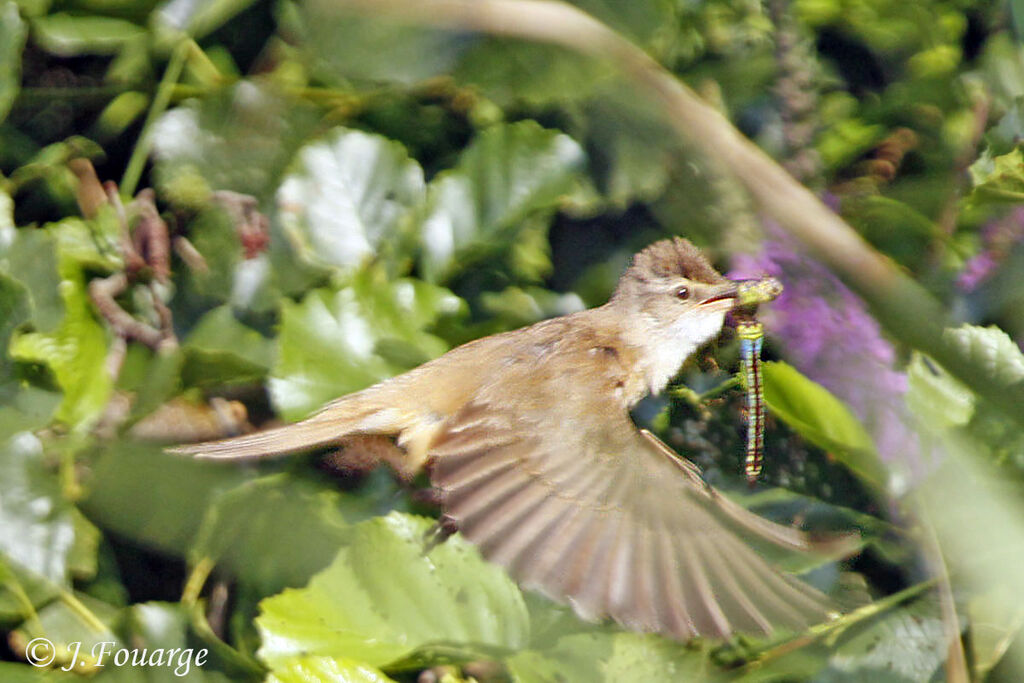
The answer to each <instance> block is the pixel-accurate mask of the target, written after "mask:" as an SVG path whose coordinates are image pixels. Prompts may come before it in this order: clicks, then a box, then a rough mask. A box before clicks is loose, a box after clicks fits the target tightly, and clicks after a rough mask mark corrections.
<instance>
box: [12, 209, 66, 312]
mask: <svg viewBox="0 0 1024 683" xmlns="http://www.w3.org/2000/svg"><path fill="white" fill-rule="evenodd" d="M4 197H6V195H0V199H2V198H4ZM12 209H13V204H12ZM0 216H2V214H0ZM0 222H3V219H2V218H0ZM3 230H4V232H3V233H2V237H0V271H2V272H4V273H6V274H7V275H10V276H11V277H12V278H13V279H15V280H17V282H18V283H20V284H21V285H23V286H24V288H25V290H26V295H27V297H28V305H29V315H30V319H31V321H32V324H33V325H34V326H35V328H36V330H38V331H40V332H51V331H53V330H54V329H55V328H56V327H57V326H58V325H59V324H60V322H61V320H63V318H64V302H63V300H62V299H61V295H60V287H59V285H60V281H61V278H60V274H59V272H58V268H57V250H56V241H55V240H54V238H53V235H51V234H50V233H49V232H48V231H46V230H37V229H34V228H21V229H17V230H16V229H15V228H14V227H13V224H11V225H9V226H8V228H4V229H3Z"/></svg>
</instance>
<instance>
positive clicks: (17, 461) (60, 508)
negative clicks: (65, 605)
mask: <svg viewBox="0 0 1024 683" xmlns="http://www.w3.org/2000/svg"><path fill="white" fill-rule="evenodd" d="M0 481H2V482H3V483H4V488H3V492H2V495H0V552H2V553H3V554H4V556H5V557H7V558H8V559H10V560H11V561H13V562H16V563H17V564H18V565H19V566H20V567H23V568H25V569H28V570H30V571H32V572H35V573H36V574H39V575H40V576H42V577H45V578H46V579H48V580H50V581H53V582H54V583H57V584H64V583H66V582H67V581H68V556H69V554H70V552H71V548H72V546H73V544H74V540H75V536H74V529H73V523H72V515H71V506H70V504H68V503H67V502H66V501H65V500H64V499H63V498H62V497H61V491H60V486H59V484H58V483H57V480H56V479H55V478H54V477H52V476H50V474H49V472H47V471H46V467H45V465H44V464H43V446H42V443H40V441H39V439H38V438H36V437H35V436H34V435H32V433H31V432H20V433H18V434H15V435H13V436H11V437H9V438H7V439H6V440H5V441H4V442H3V444H2V445H0Z"/></svg>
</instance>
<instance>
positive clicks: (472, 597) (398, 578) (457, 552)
mask: <svg viewBox="0 0 1024 683" xmlns="http://www.w3.org/2000/svg"><path fill="white" fill-rule="evenodd" d="M431 523H432V522H431V520H427V519H424V518H418V517H411V516H408V515H401V514H398V513H392V514H390V515H388V516H386V517H378V518H375V519H372V520H369V521H366V522H363V523H361V524H359V525H357V526H355V527H354V528H353V529H352V537H351V539H352V540H351V543H350V544H349V545H348V546H347V547H345V548H343V549H342V550H341V551H340V552H339V553H338V556H337V558H336V559H335V560H334V562H333V563H332V564H331V566H330V567H328V568H327V569H326V570H324V571H323V572H321V573H320V574H318V575H317V576H315V577H313V579H312V581H310V583H309V585H308V586H307V587H305V588H302V589H298V590H294V589H293V590H287V591H285V592H284V593H282V594H280V595H277V596H274V597H272V598H268V599H266V600H264V601H263V602H262V603H261V609H262V613H261V614H260V616H259V617H258V618H257V626H258V627H259V629H260V633H261V634H262V637H263V646H262V647H261V649H260V652H259V655H260V657H261V659H263V660H264V661H266V662H267V663H268V664H270V665H271V667H272V668H275V667H277V666H279V665H281V664H287V661H288V660H289V659H292V658H294V657H296V656H300V655H314V656H330V657H345V658H351V659H353V660H357V661H360V662H363V663H365V664H368V665H371V666H385V665H387V664H388V663H389V662H393V661H395V660H397V659H399V658H402V657H405V656H407V655H409V654H410V653H412V652H413V651H415V650H416V649H417V648H420V647H424V646H428V645H431V644H439V645H440V644H445V645H447V646H449V647H450V648H451V649H454V650H455V651H456V652H457V651H458V650H459V649H460V648H464V651H467V652H474V651H477V650H478V649H479V648H480V647H485V646H486V647H492V648H517V647H521V646H522V645H523V644H524V643H525V642H526V639H527V637H528V617H527V612H526V606H525V604H524V603H523V598H522V595H521V594H520V592H519V589H518V588H516V586H515V584H514V583H512V581H511V579H509V578H508V576H506V575H505V573H504V572H503V571H502V570H501V569H499V568H498V567H496V566H494V565H491V564H489V563H487V562H486V561H485V560H483V558H481V557H480V554H479V552H478V551H477V550H476V549H475V548H473V547H472V546H471V545H469V544H468V543H467V542H466V541H464V540H463V539H462V538H461V537H458V536H455V537H453V538H450V539H448V541H446V542H445V543H443V544H441V545H439V546H437V547H435V548H433V549H431V550H430V552H429V553H427V552H424V542H425V541H424V534H425V533H426V532H427V530H428V529H429V528H430V525H431Z"/></svg>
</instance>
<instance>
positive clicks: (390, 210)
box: [277, 128, 424, 269]
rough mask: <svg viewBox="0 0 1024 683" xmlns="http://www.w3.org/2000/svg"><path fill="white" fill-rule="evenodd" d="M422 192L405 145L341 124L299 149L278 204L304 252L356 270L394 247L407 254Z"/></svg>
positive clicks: (322, 262) (312, 258)
mask: <svg viewBox="0 0 1024 683" xmlns="http://www.w3.org/2000/svg"><path fill="white" fill-rule="evenodd" d="M423 199H424V179H423V169H421V168H420V165H419V164H418V163H416V161H415V160H413V159H410V158H409V155H408V153H407V152H406V151H405V148H404V147H402V145H401V144H399V143H397V142H394V141H392V140H388V139H387V138H384V137H381V136H379V135H370V134H368V133H363V132H361V131H357V130H347V129H344V128H338V129H335V130H334V131H332V132H331V133H330V134H329V135H327V136H326V137H325V138H324V139H322V140H319V141H317V142H314V143H312V144H310V145H308V146H306V147H304V148H303V149H301V150H300V151H299V153H298V158H297V160H296V163H295V165H294V166H293V167H292V169H291V172H290V173H289V174H288V176H287V177H286V178H285V179H284V182H283V183H282V184H281V187H280V189H279V190H278V191H277V208H278V216H279V217H280V220H281V226H282V228H283V229H284V231H285V233H286V234H287V235H288V237H289V239H290V240H291V242H292V245H293V246H294V248H295V249H296V251H298V252H299V254H300V255H301V256H302V257H303V258H305V259H307V260H309V261H310V262H312V263H316V264H319V265H324V266H330V267H335V268H345V269H350V268H352V267H354V266H358V265H360V264H361V263H362V262H363V261H365V260H366V259H368V258H369V257H371V256H374V255H379V254H380V253H381V252H384V254H385V255H387V254H388V253H389V252H392V251H394V249H395V247H398V248H399V253H398V254H395V257H397V258H408V257H409V255H410V254H409V251H402V250H401V245H402V243H403V242H404V241H405V242H407V241H408V235H409V231H410V228H411V227H412V225H411V220H412V216H411V210H412V209H414V208H416V207H418V206H419V205H420V204H421V203H422V202H423ZM410 246H411V245H410Z"/></svg>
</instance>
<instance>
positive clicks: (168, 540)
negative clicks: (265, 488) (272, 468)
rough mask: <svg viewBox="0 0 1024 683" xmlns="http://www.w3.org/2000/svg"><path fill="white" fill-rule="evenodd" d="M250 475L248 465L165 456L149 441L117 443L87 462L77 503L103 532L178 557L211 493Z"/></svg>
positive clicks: (236, 483) (196, 524) (181, 554)
mask: <svg viewBox="0 0 1024 683" xmlns="http://www.w3.org/2000/svg"><path fill="white" fill-rule="evenodd" d="M254 476H255V473H254V472H253V471H252V470H251V469H249V470H245V469H242V468H239V467H237V466H233V465H230V464H228V465H225V464H221V463H211V462H209V461H199V460H196V459H194V458H189V457H186V456H181V455H170V454H168V453H164V452H163V451H162V450H161V449H160V448H159V447H156V446H152V445H149V444H141V443H134V442H130V441H123V442H117V443H114V444H111V445H110V446H107V447H106V448H105V449H104V452H103V454H102V456H101V457H100V459H99V460H98V461H97V462H96V463H95V465H94V466H93V470H92V477H91V479H90V480H89V491H88V494H87V497H86V499H85V500H84V501H82V503H81V506H82V509H83V510H84V511H85V513H86V514H88V515H89V518H90V519H92V520H93V521H95V522H96V523H97V524H99V525H100V527H102V528H104V529H106V530H108V531H113V532H115V533H118V534H120V535H122V536H124V537H126V538H129V539H131V540H133V541H134V542H136V543H138V544H140V545H143V546H146V547H150V548H154V549H156V550H159V551H161V552H165V553H170V554H173V555H177V556H184V555H185V553H186V552H187V550H188V549H189V548H190V547H191V546H192V542H193V540H194V538H195V535H196V532H197V531H198V530H199V526H200V524H201V523H202V520H203V517H204V516H205V514H206V509H207V507H208V506H209V505H210V503H211V502H212V500H213V499H214V496H215V495H216V494H217V493H218V492H220V491H223V490H225V489H227V488H230V487H232V486H237V485H238V484H240V483H242V482H244V481H246V480H248V479H252V478H253V477H254Z"/></svg>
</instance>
